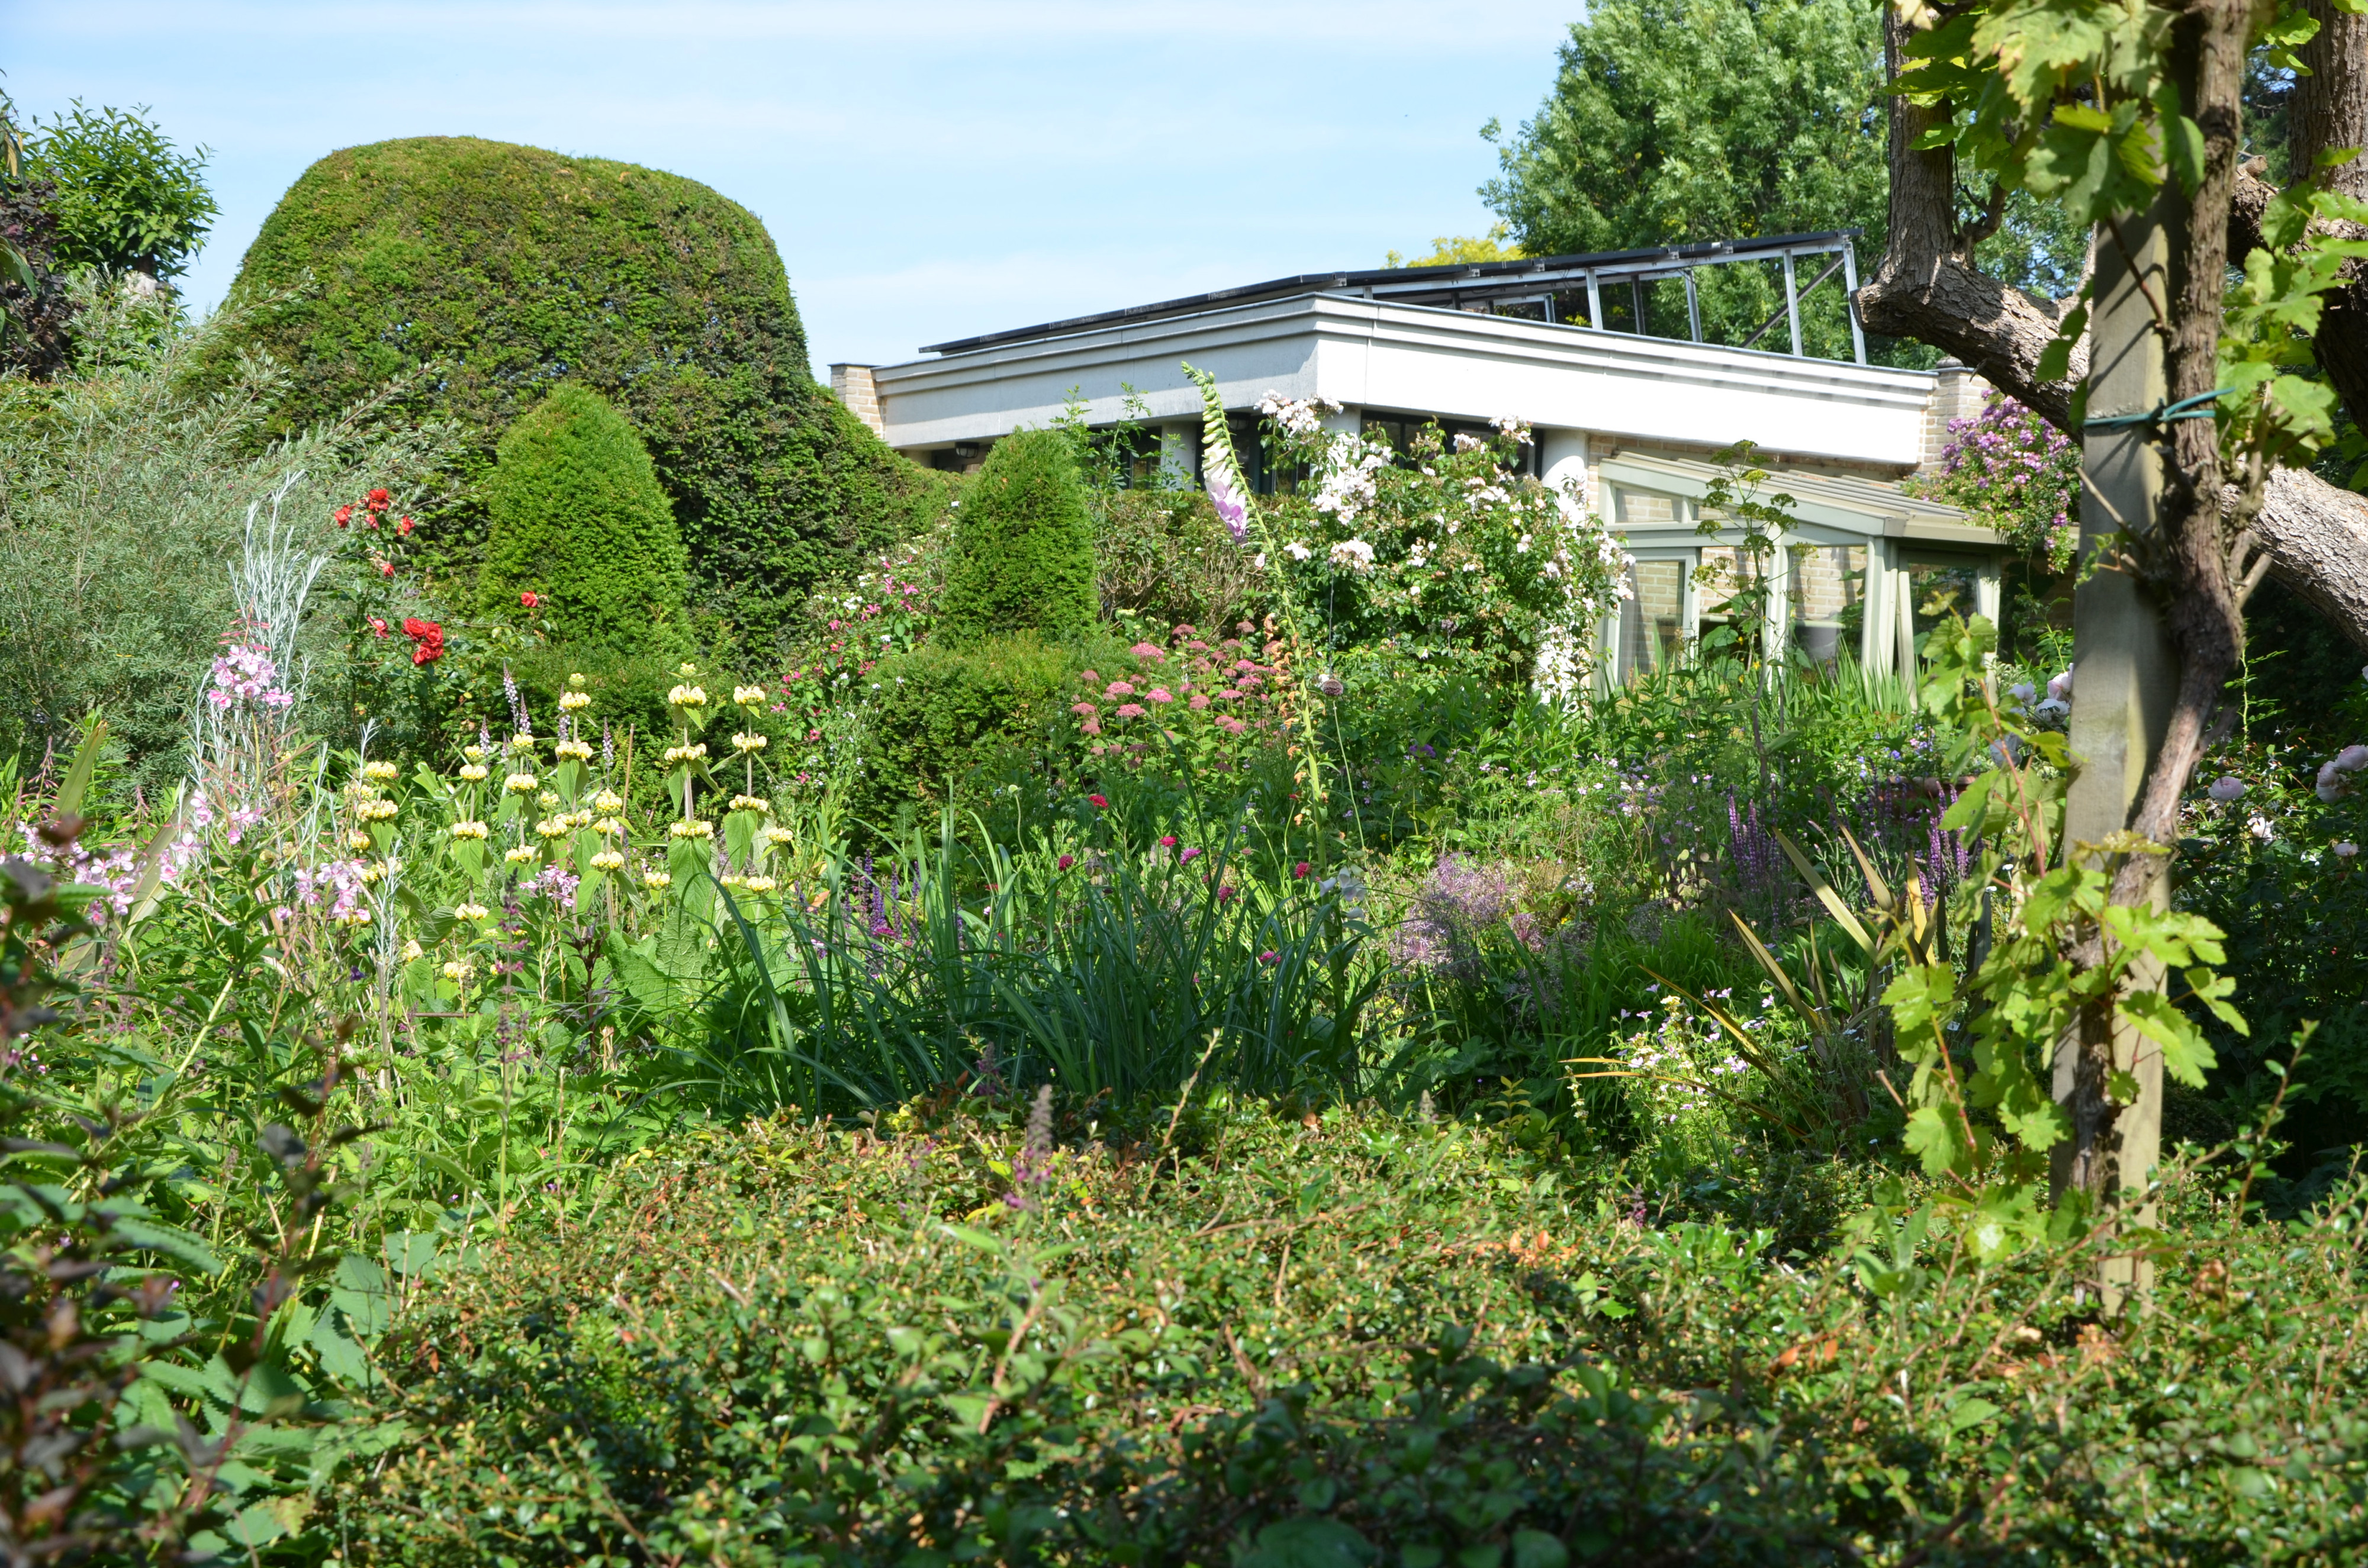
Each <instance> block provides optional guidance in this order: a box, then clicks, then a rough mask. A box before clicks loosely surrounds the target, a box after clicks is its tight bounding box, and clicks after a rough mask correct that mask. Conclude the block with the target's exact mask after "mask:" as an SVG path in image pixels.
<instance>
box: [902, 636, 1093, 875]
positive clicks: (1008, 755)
mask: <svg viewBox="0 0 2368 1568" xmlns="http://www.w3.org/2000/svg"><path fill="white" fill-rule="evenodd" d="M1076 659H1077V655H1076V653H1073V652H1072V651H1070V650H1069V649H1067V648H1064V647H1062V646H1060V645H1058V644H1055V643H1049V642H1045V641H1043V640H1042V638H1040V637H1038V636H1037V635H1036V634H1035V633H1033V632H1022V633H1020V634H1019V635H1018V636H1014V637H997V638H990V639H987V640H986V641H985V642H979V643H976V644H974V645H973V646H970V647H966V648H949V647H946V646H944V645H943V644H941V643H929V644H926V645H924V646H922V647H919V648H916V649H914V650H913V651H912V652H911V653H897V654H893V655H891V656H890V657H888V658H885V659H882V660H881V661H880V662H879V663H878V664H877V665H873V666H872V669H871V679H872V680H873V681H876V682H877V683H878V684H879V687H880V689H879V692H878V694H877V695H876V697H875V698H874V699H873V704H872V711H871V734H872V747H871V749H872V756H871V759H870V764H871V765H870V767H868V768H867V769H866V770H865V773H864V777H863V784H862V787H861V789H860V791H859V798H858V800H857V801H856V803H855V814H856V816H857V818H858V819H859V820H860V821H861V822H862V823H863V824H866V825H867V826H868V827H870V828H871V829H873V830H875V831H878V832H882V833H885V834H887V835H891V836H896V835H901V834H902V833H903V832H905V830H906V829H908V828H909V827H910V826H912V825H913V824H915V823H916V822H921V823H924V824H926V823H928V822H931V821H934V820H935V819H936V816H937V813H938V811H939V808H940V807H942V806H945V805H947V804H950V803H961V802H962V801H965V800H966V799H967V798H968V795H967V793H966V786H968V785H970V784H971V782H972V781H973V779H974V778H977V777H979V776H981V775H982V774H985V775H994V776H996V778H1000V777H1001V776H1002V775H1004V774H1007V773H1009V772H1013V771H1017V770H1027V769H1031V768H1034V767H1039V766H1041V765H1042V764H1044V763H1046V762H1049V761H1051V760H1052V759H1053V756H1055V755H1056V754H1058V753H1059V752H1061V751H1063V750H1064V749H1065V748H1067V747H1068V746H1070V745H1072V744H1074V742H1073V740H1072V735H1073V733H1074V726H1073V725H1071V724H1070V723H1069V722H1067V721H1068V710H1067V703H1068V699H1069V697H1070V690H1069V687H1070V683H1071V681H1072V680H1073V679H1074V677H1075V672H1076V667H1077V665H1076Z"/></svg>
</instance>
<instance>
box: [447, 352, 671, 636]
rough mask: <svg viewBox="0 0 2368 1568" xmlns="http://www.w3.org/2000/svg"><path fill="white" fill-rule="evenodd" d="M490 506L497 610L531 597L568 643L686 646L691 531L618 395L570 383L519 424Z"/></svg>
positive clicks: (488, 490) (483, 594)
mask: <svg viewBox="0 0 2368 1568" xmlns="http://www.w3.org/2000/svg"><path fill="white" fill-rule="evenodd" d="M485 503H486V511H487V513H488V515H489V517H490V528H488V531H487V535H486V540H485V564H484V571H483V572H482V573H480V574H479V575H478V579H477V584H478V598H479V600H480V602H481V603H482V604H483V605H484V607H485V608H487V609H490V610H494V611H495V612H500V611H502V610H505V609H515V608H518V597H519V595H520V594H521V593H522V592H523V593H532V594H534V595H537V596H539V597H541V599H542V600H543V601H544V604H543V607H542V608H543V610H544V613H545V614H546V615H547V617H548V619H549V621H550V626H551V630H552V633H553V634H554V635H555V636H557V637H558V638H559V639H560V640H561V641H563V642H591V643H597V644H599V645H601V646H603V647H609V648H614V649H619V650H623V651H631V650H638V649H654V648H661V645H666V646H671V645H673V644H675V643H677V642H679V641H680V635H679V622H680V619H681V615H682V594H683V550H682V536H681V535H680V534H679V533H677V531H676V529H675V523H674V508H673V507H672V506H670V505H668V503H667V500H666V491H665V490H664V489H662V488H660V486H659V484H658V479H657V473H656V471H655V469H653V468H652V467H651V464H650V454H649V452H648V450H647V449H645V448H643V445H642V440H641V437H638V436H636V435H634V434H633V428H632V426H630V425H628V424H626V423H625V422H624V420H623V419H622V418H620V417H619V416H618V414H617V411H616V410H615V409H614V408H612V407H610V406H609V400H608V399H606V398H604V397H602V396H601V395H600V394H599V393H598V392H592V391H590V390H588V389H587V388H584V387H579V386H574V385H566V386H562V387H559V388H557V389H556V390H554V391H553V392H552V394H551V395H550V396H549V397H547V398H545V399H544V400H543V401H542V402H541V403H539V404H538V405H536V407H535V408H534V409H533V410H532V411H531V412H529V414H528V415H526V416H525V417H523V418H521V419H520V420H519V421H518V423H517V424H515V425H513V426H510V427H509V431H508V433H507V434H506V435H504V436H503V437H502V444H501V449H500V462H499V464H498V466H496V467H495V470H494V472H493V473H492V474H491V475H490V476H488V478H487V480H486V482H485ZM661 651H663V650H662V649H661Z"/></svg>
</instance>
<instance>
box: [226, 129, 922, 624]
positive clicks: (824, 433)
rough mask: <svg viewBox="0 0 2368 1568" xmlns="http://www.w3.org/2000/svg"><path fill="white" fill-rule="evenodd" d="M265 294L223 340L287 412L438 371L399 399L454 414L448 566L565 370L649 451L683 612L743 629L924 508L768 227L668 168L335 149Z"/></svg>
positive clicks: (267, 278)
mask: <svg viewBox="0 0 2368 1568" xmlns="http://www.w3.org/2000/svg"><path fill="white" fill-rule="evenodd" d="M308 277H309V278H310V279H311V282H310V283H309V285H308V284H307V283H306V279H307V278H308ZM282 290H293V291H294V297H293V298H292V299H290V301H288V302H287V303H285V304H284V305H282V306H281V307H280V308H279V309H277V310H274V311H270V312H264V313H263V314H262V316H261V318H260V319H259V320H258V321H257V323H256V325H255V326H253V327H252V328H251V329H249V330H248V331H247V332H246V333H245V334H244V335H242V337H241V338H240V340H239V342H238V343H237V344H235V345H233V347H253V348H260V349H264V350H268V352H269V353H270V354H271V355H273V356H274V357H275V358H278V359H279V360H280V361H281V362H282V363H284V364H285V365H286V366H287V367H288V368H289V369H290V370H291V371H292V372H293V387H292V390H291V392H290V396H289V397H287V398H286V399H285V400H284V401H283V402H282V403H281V404H280V408H279V417H280V420H281V423H282V426H283V427H296V426H303V425H305V424H308V423H311V422H313V421H315V420H318V419H321V418H324V417H327V416H329V415H335V414H336V413H337V412H338V411H340V410H342V409H344V408H346V407H347V406H348V405H349V404H350V403H353V402H354V401H355V400H356V399H359V398H361V397H364V396H367V395H369V394H370V393H371V392H375V391H376V390H378V389H379V388H381V387H382V386H383V385H384V384H385V383H386V382H387V381H390V380H391V379H393V378H396V377H400V376H404V375H405V374H407V373H409V372H413V371H416V370H418V369H420V368H421V367H422V366H429V365H432V366H433V367H434V369H433V370H432V372H431V373H430V374H428V375H426V376H422V377H419V378H417V379H416V381H414V382H413V383H412V385H411V387H410V389H409V391H408V392H407V393H406V396H407V397H408V399H409V401H410V404H411V409H410V411H411V412H413V413H416V415H421V416H437V417H443V418H449V419H451V420H453V421H455V422H457V423H458V424H459V425H460V426H461V431H462V436H463V441H462V447H461V455H460V458H459V467H460V474H459V478H460V479H461V480H462V481H463V482H465V483H464V484H463V487H462V490H461V500H460V501H459V502H458V503H457V504H456V505H455V506H454V507H453V508H452V510H451V512H450V515H449V516H447V517H442V518H439V519H438V521H439V522H440V523H441V524H442V526H441V527H440V528H438V530H437V536H438V541H439V542H441V543H443V544H444V545H445V546H446V547H447V548H449V549H450V550H452V551H453V552H454V555H455V557H456V558H457V560H458V561H459V562H461V563H466V562H468V561H469V560H470V559H472V557H473V556H474V554H475V552H476V551H477V550H478V549H479V548H480V547H481V545H482V542H483V540H484V520H485V518H484V498H483V496H482V494H480V493H479V491H478V482H479V481H481V480H483V479H484V476H485V473H486V472H487V471H488V470H489V469H490V468H491V467H492V466H493V462H494V453H495V446H496V444H497V443H498V442H499V441H500V439H501V435H502V432H503V431H504V430H505V429H507V427H508V426H509V425H510V423H511V422H512V421H513V420H515V419H516V418H517V417H518V415H521V414H523V413H524V412H525V411H526V410H528V409H529V408H531V407H533V406H534V405H535V404H536V403H540V402H541V401H542V399H543V398H544V396H546V395H547V394H548V393H549V392H550V391H551V389H552V387H553V386H554V385H556V384H557V383H559V382H560V381H574V382H577V383H580V384H582V385H584V386H586V387H588V388H590V389H592V390H593V391H595V392H599V393H601V394H602V395H603V396H605V397H608V398H609V399H610V400H611V401H612V402H614V403H616V405H617V406H618V408H619V409H620V411H621V412H622V413H623V414H624V415H625V417H626V418H627V419H628V420H629V421H631V422H632V426H633V427H634V429H635V430H637V431H638V432H639V433H640V435H641V437H642V438H643V441H645V442H646V443H647V444H648V446H649V450H650V455H651V457H652V459H653V460H654V461H655V465H656V469H657V473H658V477H659V480H660V481H661V483H664V484H665V486H666V491H667V493H668V494H670V495H671V496H672V497H673V500H674V506H675V516H676V517H677V520H678V522H679V523H680V525H681V528H682V532H683V537H684V540H685V542H686V543H687V544H688V545H689V551H690V568H691V578H692V597H693V600H694V602H695V603H696V604H697V605H698V606H700V607H702V608H710V609H713V610H716V611H719V612H721V613H723V614H724V615H726V616H727V617H729V618H730V619H733V620H734V621H735V622H736V623H738V624H739V625H741V626H742V627H744V628H746V629H747V630H749V631H752V632H754V633H756V634H757V635H758V636H760V637H761V636H763V635H766V634H768V633H769V632H771V631H774V630H776V629H777V628H779V627H780V625H781V624H782V623H783V621H784V619H786V618H787V616H788V615H789V614H790V613H791V611H792V610H794V609H795V608H796V607H797V606H798V604H799V603H800V602H801V601H802V599H803V596H804V594H805V593H806V591H807V590H808V588H809V587H810V586H811V585H813V583H814V581H815V580H816V579H817V578H819V577H822V576H824V575H825V574H831V573H833V572H836V571H838V570H841V569H844V568H848V567H850V566H852V564H853V563H854V562H855V561H856V560H857V558H858V557H859V556H860V555H861V554H862V553H863V552H864V551H868V550H871V549H872V548H874V547H876V546H878V545H879V544H881V543H882V542H884V541H885V540H888V539H890V538H892V537H894V536H895V535H897V534H899V533H901V532H903V531H904V530H905V528H907V527H908V526H909V525H910V524H911V523H912V522H913V521H914V520H916V518H917V517H920V516H922V515H925V514H928V513H933V512H934V511H935V509H936V507H937V506H938V505H939V496H940V494H941V488H940V487H941V484H942V482H941V481H940V480H939V478H938V477H937V476H935V475H932V474H929V473H928V472H925V471H923V470H921V469H919V468H917V467H916V466H915V465H914V464H912V463H910V462H907V461H905V460H904V459H902V458H899V457H898V456H897V455H896V454H895V453H894V452H892V451H890V450H889V449H887V447H886V446H885V445H883V444H882V442H881V441H880V440H879V438H878V437H875V436H873V435H872V434H871V431H870V430H868V429H866V428H865V427H864V426H862V425H861V424H860V422H859V421H857V420H856V419H855V417H854V416H853V415H849V414H848V412H847V411H846V410H845V409H844V408H842V407H841V406H840V405H839V403H838V401H837V399H836V398H834V397H832V396H831V394H830V392H829V391H828V390H827V389H826V388H824V387H822V386H820V385H818V384H817V383H816V382H815V381H814V376H813V372H812V370H811V369H810V368H809V366H808V363H807V350H806V339H805V332H804V329H803V326H802V325H801V324H800V323H799V320H798V312H797V306H796V304H795V302H794V301H792V300H791V297H790V285H789V278H788V276H787V274H786V273H785V272H784V271H783V270H782V267H781V259H780V255H779V254H778V253H777V252H776V251H775V250H774V248H773V242H772V240H771V238H770V236H768V234H767V233H766V232H765V227H764V225H763V224H762V223H760V222H757V219H756V218H755V216H754V215H752V214H751V213H749V212H748V211H747V210H746V209H744V208H742V207H740V206H738V205H736V204H735V203H734V202H731V201H728V200H726V199H723V197H721V196H719V195H717V194H716V193H715V192H714V191H712V190H710V189H708V188H707V187H705V186H702V185H700V184H698V183H696V182H695V181H691V180H688V179H684V178H682V177H681V176H678V175H670V174H665V173H662V172H660V171H658V170H656V169H645V168H642V167H639V166H637V165H632V164H620V163H611V162H609V161H608V160H606V159H601V158H571V157H564V156H562V155H561V154H559V153H548V152H544V151H542V150H541V149H540V148H535V147H519V146H513V145H510V144H508V143H507V142H483V141H479V140H476V139H475V138H473V137H457V136H433V137H417V138H413V139H409V140H405V141H397V142H374V143H372V144H370V145H369V146H363V147H349V148H347V149H346V150H345V151H343V152H339V153H332V154H330V155H329V156H328V157H326V158H324V159H322V160H321V161H320V162H319V163H317V164H314V165H313V166H312V167H311V168H309V169H307V170H305V171H304V173H303V175H302V176H300V177H299V178H298V179H297V181H296V183H295V184H294V185H293V186H292V187H290V188H289V191H288V194H287V195H286V196H284V197H283V198H281V199H280V202H279V207H278V208H277V209H276V210H274V211H273V212H272V214H271V216H270V218H269V219H268V220H267V221H266V222H265V223H264V225H263V232H262V233H261V234H259V235H258V236H257V237H256V242H255V244H254V245H253V247H252V248H250V249H249V250H248V252H247V254H246V259H245V263H244V264H243V265H242V267H241V268H240V271H239V278H238V283H237V285H236V291H237V292H238V293H239V294H242V295H262V294H266V293H271V292H278V291H282Z"/></svg>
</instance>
